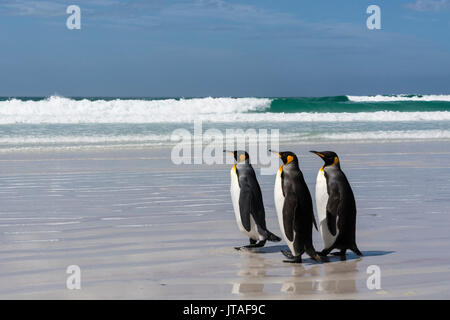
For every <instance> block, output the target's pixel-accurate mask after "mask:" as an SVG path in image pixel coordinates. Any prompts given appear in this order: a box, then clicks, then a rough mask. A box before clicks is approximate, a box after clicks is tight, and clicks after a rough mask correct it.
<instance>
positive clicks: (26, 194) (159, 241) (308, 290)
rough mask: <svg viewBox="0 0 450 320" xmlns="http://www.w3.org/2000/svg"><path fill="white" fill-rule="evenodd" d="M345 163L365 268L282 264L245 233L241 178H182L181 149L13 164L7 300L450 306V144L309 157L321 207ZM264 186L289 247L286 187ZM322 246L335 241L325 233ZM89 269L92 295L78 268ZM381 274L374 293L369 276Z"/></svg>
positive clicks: (4, 279) (274, 251)
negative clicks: (279, 205) (325, 171)
mask: <svg viewBox="0 0 450 320" xmlns="http://www.w3.org/2000/svg"><path fill="white" fill-rule="evenodd" d="M311 148H314V149H320V150H325V149H333V150H334V151H336V152H337V153H338V154H339V155H340V158H341V162H342V168H343V170H344V172H345V173H346V174H347V177H348V178H349V180H350V183H351V185H352V187H353V190H354V193H355V196H356V200H357V207H358V217H357V243H358V246H359V248H360V250H361V251H362V252H363V254H364V256H363V257H362V258H358V257H357V256H355V255H353V254H348V255H347V260H346V261H340V260H339V259H338V258H337V257H332V258H330V260H331V262H329V263H324V264H317V263H315V262H313V261H312V260H311V259H308V258H306V256H304V263H303V264H302V265H292V264H286V263H283V262H282V260H283V257H282V255H281V253H280V252H279V251H280V249H285V248H287V247H286V246H285V244H284V243H283V242H281V243H268V244H267V245H266V247H265V248H262V249H260V250H259V252H238V251H235V250H234V249H233V247H234V246H239V245H243V244H247V241H248V240H247V239H246V238H245V237H244V236H243V235H241V234H240V233H239V231H238V229H237V227H236V224H235V220H234V213H233V211H232V205H231V199H230V194H229V183H230V182H229V170H230V166H227V165H217V166H207V165H203V166H202V165H196V166H176V165H174V164H172V163H171V161H170V149H149V150H142V149H141V150H138V149H136V150H121V151H112V150H109V151H108V150H104V151H100V150H97V151H71V152H35V153H20V152H17V153H8V154H1V155H0V298H1V299H35V298H39V299H431V298H433V299H435V298H438V299H439V298H442V299H449V298H450V254H449V253H448V252H450V236H449V226H450V217H449V214H450V198H449V194H450V161H449V160H450V143H449V142H426V143H425V142H409V143H379V144H376V143H372V144H354V143H353V144H338V145H333V146H329V145H326V144H324V145H315V146H307V145H296V146H288V147H285V148H283V149H285V150H288V149H290V150H291V151H294V152H296V153H299V154H300V166H301V168H302V171H303V173H304V175H305V178H306V181H307V183H308V186H309V188H310V190H311V193H312V194H313V196H314V186H315V177H316V174H317V170H318V169H319V167H320V166H321V165H322V164H321V160H320V159H319V158H318V157H316V156H314V155H312V154H310V153H308V152H307V151H308V150H310V149H311ZM257 175H258V178H259V181H260V184H261V188H262V192H263V196H264V201H265V207H266V215H267V225H268V227H269V229H270V230H271V231H273V232H274V233H276V234H278V235H280V231H279V226H278V223H277V220H276V215H275V208H274V203H273V183H274V179H275V176H270V175H267V176H261V175H260V174H259V170H258V171H257ZM314 245H315V247H316V249H317V250H321V249H322V241H321V239H320V238H319V234H318V233H317V232H315V233H314ZM69 265H78V266H79V267H80V268H81V290H68V289H67V288H66V279H67V277H68V276H69V275H68V274H66V268H67V267H68V266H69ZM370 265H377V266H379V267H380V270H381V289H379V290H376V289H375V290H369V289H368V288H367V285H366V281H367V278H368V276H369V274H367V268H368V266H370Z"/></svg>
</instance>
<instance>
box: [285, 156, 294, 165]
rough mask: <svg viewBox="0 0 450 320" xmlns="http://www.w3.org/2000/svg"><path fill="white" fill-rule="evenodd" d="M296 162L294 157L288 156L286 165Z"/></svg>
mask: <svg viewBox="0 0 450 320" xmlns="http://www.w3.org/2000/svg"><path fill="white" fill-rule="evenodd" d="M293 160H294V157H293V156H288V157H287V160H286V164H288V163H291V162H292V161H293Z"/></svg>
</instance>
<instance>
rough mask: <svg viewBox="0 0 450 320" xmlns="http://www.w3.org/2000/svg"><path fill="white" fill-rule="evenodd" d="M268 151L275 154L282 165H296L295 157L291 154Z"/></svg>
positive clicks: (288, 152) (296, 159)
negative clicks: (292, 163)
mask: <svg viewBox="0 0 450 320" xmlns="http://www.w3.org/2000/svg"><path fill="white" fill-rule="evenodd" d="M269 151H270V152H272V153H275V154H276V155H277V156H279V157H280V159H281V161H283V164H285V165H286V164H289V163H291V162H294V163H296V164H298V158H297V155H296V154H295V153H293V152H290V151H282V152H276V151H272V150H269Z"/></svg>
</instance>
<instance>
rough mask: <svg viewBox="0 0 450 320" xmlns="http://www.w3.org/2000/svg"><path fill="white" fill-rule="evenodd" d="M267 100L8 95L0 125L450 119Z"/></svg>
mask: <svg viewBox="0 0 450 320" xmlns="http://www.w3.org/2000/svg"><path fill="white" fill-rule="evenodd" d="M380 97H384V96H380ZM445 97H447V96H445ZM359 98H362V97H359ZM385 98H386V97H385ZM388 98H389V97H388ZM380 99H381V98H380ZM271 102H272V99H268V98H211V97H209V98H196V99H159V100H139V99H128V100H127V99H115V100H88V99H82V100H75V99H69V98H63V97H56V96H52V97H50V98H48V99H43V100H39V101H33V100H25V101H24V100H19V99H11V100H7V101H0V124H16V123H22V124H77V123H191V122H193V121H194V120H202V121H206V122H219V123H220V122H223V123H234V122H241V123H242V122H396V121H399V122H408V121H449V120H450V112H449V111H423V112H422V111H417V112H401V111H376V112H334V113H333V112H328V113H326V112H323V113H318V112H297V113H283V112H270V105H271Z"/></svg>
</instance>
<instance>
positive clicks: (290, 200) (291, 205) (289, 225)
mask: <svg viewBox="0 0 450 320" xmlns="http://www.w3.org/2000/svg"><path fill="white" fill-rule="evenodd" d="M297 206H298V202H297V197H296V196H295V193H293V192H286V197H285V200H284V205H283V227H284V233H285V234H286V238H287V239H288V240H289V241H293V240H294V226H295V213H296V212H297Z"/></svg>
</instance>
